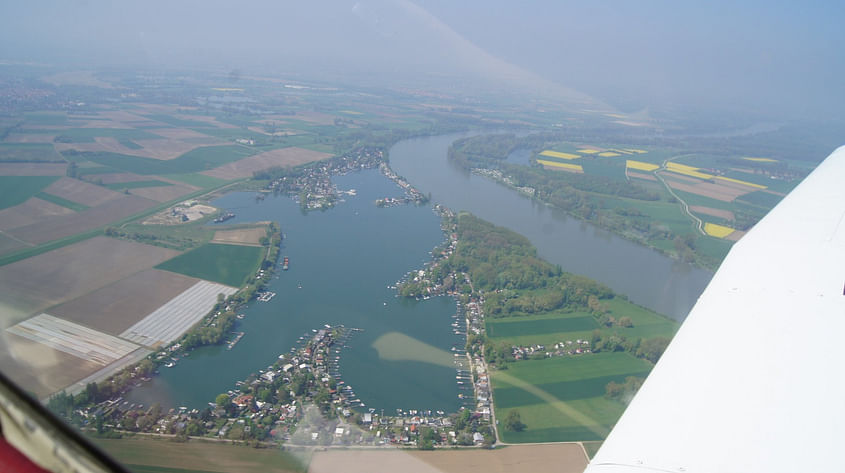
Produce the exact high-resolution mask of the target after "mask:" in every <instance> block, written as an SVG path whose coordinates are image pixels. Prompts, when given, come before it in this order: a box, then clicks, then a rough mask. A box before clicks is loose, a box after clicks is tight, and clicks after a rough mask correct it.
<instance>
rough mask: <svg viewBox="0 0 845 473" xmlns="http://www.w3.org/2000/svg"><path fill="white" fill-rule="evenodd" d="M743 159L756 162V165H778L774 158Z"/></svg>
mask: <svg viewBox="0 0 845 473" xmlns="http://www.w3.org/2000/svg"><path fill="white" fill-rule="evenodd" d="M742 159H744V160H746V161H754V162H755V163H776V162H778V160H777V159H772V158H748V157H746V158H742Z"/></svg>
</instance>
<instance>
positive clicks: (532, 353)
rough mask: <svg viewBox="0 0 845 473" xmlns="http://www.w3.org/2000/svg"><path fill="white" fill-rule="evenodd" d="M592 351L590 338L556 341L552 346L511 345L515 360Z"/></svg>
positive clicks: (582, 353)
mask: <svg viewBox="0 0 845 473" xmlns="http://www.w3.org/2000/svg"><path fill="white" fill-rule="evenodd" d="M587 353H591V350H590V341H589V340H581V339H577V340H564V341H562V342H558V343H555V344H554V345H552V346H551V347H550V348H546V346H545V345H528V346H520V345H514V346H512V347H511V354H512V355H513V358H514V359H515V360H527V359H529V358H538V357H542V358H551V357H556V356H572V355H584V354H587Z"/></svg>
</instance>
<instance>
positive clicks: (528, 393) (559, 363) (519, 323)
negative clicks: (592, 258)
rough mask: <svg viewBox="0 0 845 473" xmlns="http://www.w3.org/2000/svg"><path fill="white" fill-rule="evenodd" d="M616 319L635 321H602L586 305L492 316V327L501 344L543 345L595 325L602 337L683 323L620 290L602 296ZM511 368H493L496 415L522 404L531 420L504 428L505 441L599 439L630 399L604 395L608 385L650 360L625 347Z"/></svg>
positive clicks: (658, 332)
mask: <svg viewBox="0 0 845 473" xmlns="http://www.w3.org/2000/svg"><path fill="white" fill-rule="evenodd" d="M602 304H604V305H605V306H606V308H607V311H608V314H609V315H611V316H613V317H614V318H616V319H617V320H618V319H620V318H622V317H628V318H630V319H631V322H632V324H633V326H632V327H620V326H616V325H615V326H612V327H605V326H602V325H599V324H598V323H597V321H596V319H595V318H594V317H593V316H592V315H590V314H589V313H586V312H572V313H548V314H542V315H531V316H517V317H508V318H502V319H488V320H487V323H486V328H487V334H488V336H489V337H490V340H491V341H492V342H493V343H495V344H505V345H521V346H529V345H536V344H539V345H545V346H546V347H547V348H548V349H549V350H550V351H552V350H551V346H552V345H554V344H555V343H558V342H564V341H568V340H570V341H575V340H578V339H581V340H590V339H591V338H592V336H593V332H594V331H595V330H599V331H600V333H601V334H602V337H603V338H607V337H610V336H611V335H620V336H623V337H625V338H626V339H628V340H634V339H636V338H642V339H646V338H653V337H667V338H669V337H672V336H673V335H674V333H675V331H676V330H677V327H678V324H677V323H676V322H674V321H672V320H670V319H667V318H665V317H663V316H661V315H658V314H656V313H654V312H652V311H650V310H648V309H645V308H643V307H640V306H638V305H635V304H632V303H630V302H628V301H626V300H625V299H622V298H619V297H616V298H613V299H611V300H605V301H602ZM507 366H508V369H507V370H498V371H494V372H493V373H492V377H493V388H494V393H493V397H494V400H495V407H496V416H497V417H498V418H499V419H504V418H505V416H506V415H507V413H508V411H509V410H510V409H514V408H516V409H519V413H520V415H521V417H522V421H523V422H524V423H525V424H527V425H528V428H527V429H526V430H525V431H523V432H510V431H507V430H505V429H504V428H502V427H500V429H499V433H500V435H501V436H502V440H503V441H505V442H551V441H577V440H601V439H603V438H604V436H605V435H607V432H608V431H609V430H610V427H611V426H612V425H613V423H615V422H616V420H617V419H618V418H619V416H620V415H621V414H622V410H623V409H624V406H623V405H622V404H621V403H619V402H617V401H614V400H610V399H605V397H604V393H605V386H606V385H607V384H608V383H609V382H611V381H614V382H617V383H621V382H623V381H624V380H625V378H626V377H628V376H638V377H644V376H646V375H647V374H648V372H649V371H650V370H651V366H652V365H651V363H649V362H648V361H645V360H642V359H638V358H635V357H634V356H633V355H631V354H628V353H624V352H614V353H606V352H602V353H594V354H585V355H580V356H561V357H554V358H545V359H541V360H529V361H517V362H513V363H508V365H507Z"/></svg>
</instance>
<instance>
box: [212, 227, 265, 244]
mask: <svg viewBox="0 0 845 473" xmlns="http://www.w3.org/2000/svg"><path fill="white" fill-rule="evenodd" d="M266 236H267V227H266V226H264V225H262V226H259V227H252V228H232V229H226V230H217V231H216V232H214V238H213V239H212V240H211V242H212V243H229V244H231V245H250V246H260V245H261V239H262V238H264V237H266Z"/></svg>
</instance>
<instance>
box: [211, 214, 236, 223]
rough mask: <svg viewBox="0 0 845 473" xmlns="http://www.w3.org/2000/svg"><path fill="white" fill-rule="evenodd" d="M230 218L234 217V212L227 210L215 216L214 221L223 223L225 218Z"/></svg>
mask: <svg viewBox="0 0 845 473" xmlns="http://www.w3.org/2000/svg"><path fill="white" fill-rule="evenodd" d="M232 218H235V214H233V213H232V212H227V213H225V214H223V215H221V216H219V217H217V218H215V219H214V223H223V222H225V221H226V220H229V219H232Z"/></svg>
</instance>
